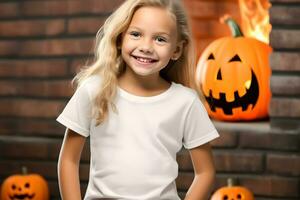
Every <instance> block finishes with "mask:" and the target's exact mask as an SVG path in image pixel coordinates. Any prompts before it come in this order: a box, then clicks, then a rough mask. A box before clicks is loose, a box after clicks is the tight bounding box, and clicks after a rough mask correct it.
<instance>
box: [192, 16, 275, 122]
mask: <svg viewBox="0 0 300 200" xmlns="http://www.w3.org/2000/svg"><path fill="white" fill-rule="evenodd" d="M225 22H226V23H227V24H228V25H229V26H230V28H231V30H232V33H233V34H234V37H223V38H220V39H217V40H215V41H214V42H212V43H211V44H210V45H209V46H208V47H207V48H206V49H205V50H204V52H203V53H202V55H201V57H200V59H199V62H198V65H197V69H196V82H197V86H198V88H200V89H201V90H202V93H203V95H204V96H205V100H206V101H205V103H204V104H205V107H206V109H207V111H208V114H209V115H210V116H211V117H213V118H215V119H219V120H227V121H239V120H253V119H259V118H265V117H267V116H268V108H269V102H270V98H271V92H270V86H269V81H270V75H271V69H270V66H269V54H270V53H271V52H272V48H271V47H270V46H269V45H267V44H265V43H263V42H260V41H258V40H256V39H253V38H246V37H243V34H242V32H241V31H240V29H239V27H238V25H237V24H236V23H235V21H234V20H233V19H231V18H229V17H228V18H226V19H225Z"/></svg>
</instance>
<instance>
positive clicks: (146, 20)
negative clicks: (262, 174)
mask: <svg viewBox="0 0 300 200" xmlns="http://www.w3.org/2000/svg"><path fill="white" fill-rule="evenodd" d="M177 37H178V36H177V26H176V21H175V18H174V17H173V16H172V15H171V14H170V13H169V12H168V11H167V10H166V9H164V8H160V7H150V6H148V7H141V8H139V9H138V10H137V11H136V12H135V13H134V15H133V17H132V20H131V22H130V24H129V27H128V28H127V30H126V31H125V32H124V33H123V34H122V44H121V51H122V58H123V59H124V61H125V62H126V64H127V66H128V67H129V68H130V69H129V70H130V71H133V72H134V73H135V74H137V75H140V76H149V75H153V74H157V75H158V74H159V71H160V70H161V69H163V68H164V67H166V66H167V64H168V63H169V61H170V59H174V60H176V59H178V58H179V56H180V55H181V49H182V42H178V38H177Z"/></svg>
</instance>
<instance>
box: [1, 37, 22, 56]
mask: <svg viewBox="0 0 300 200" xmlns="http://www.w3.org/2000/svg"><path fill="white" fill-rule="evenodd" d="M19 47H20V42H18V41H0V56H1V55H4V56H5V55H16V54H17V53H18V51H19Z"/></svg>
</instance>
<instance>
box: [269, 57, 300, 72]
mask: <svg viewBox="0 0 300 200" xmlns="http://www.w3.org/2000/svg"><path fill="white" fill-rule="evenodd" d="M270 66H271V68H272V70H275V71H286V72H297V71H298V72H299V71H300V68H299V66H300V54H299V53H297V52H273V53H272V54H271V56H270Z"/></svg>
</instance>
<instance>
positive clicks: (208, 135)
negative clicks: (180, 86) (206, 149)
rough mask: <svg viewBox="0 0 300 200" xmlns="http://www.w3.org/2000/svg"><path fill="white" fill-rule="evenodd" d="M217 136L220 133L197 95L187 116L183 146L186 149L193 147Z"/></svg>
mask: <svg viewBox="0 0 300 200" xmlns="http://www.w3.org/2000/svg"><path fill="white" fill-rule="evenodd" d="M217 137H219V134H218V132H217V130H216V128H215V127H214V125H213V123H212V122H211V120H210V118H209V117H208V114H207V112H206V110H205V108H204V106H203V104H202V103H201V101H200V99H199V98H198V97H196V98H195V99H194V100H193V103H192V105H191V106H190V108H189V111H188V113H187V116H186V118H185V124H184V135H183V146H184V147H185V148H186V149H192V148H195V147H197V146H200V145H202V144H205V143H207V142H209V141H211V140H213V139H215V138H217Z"/></svg>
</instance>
